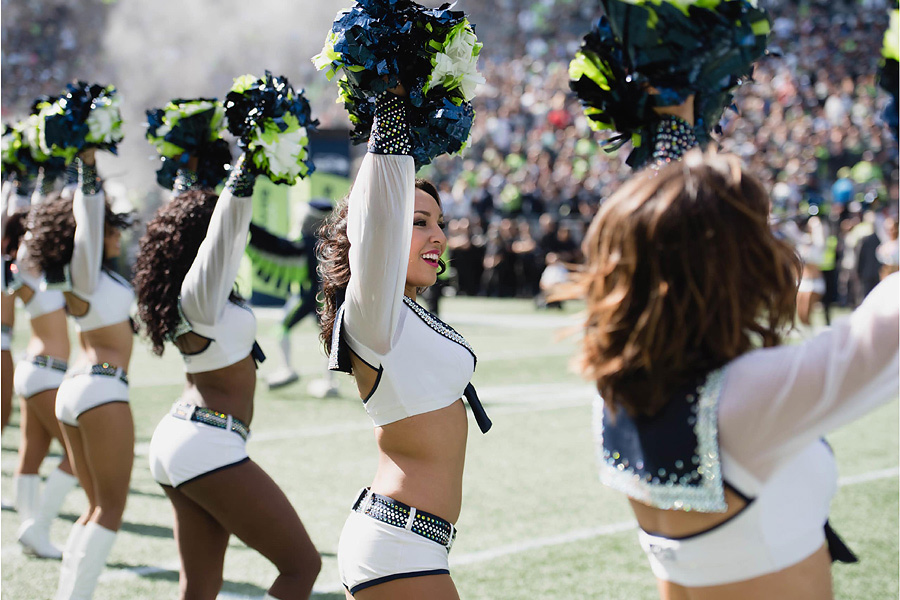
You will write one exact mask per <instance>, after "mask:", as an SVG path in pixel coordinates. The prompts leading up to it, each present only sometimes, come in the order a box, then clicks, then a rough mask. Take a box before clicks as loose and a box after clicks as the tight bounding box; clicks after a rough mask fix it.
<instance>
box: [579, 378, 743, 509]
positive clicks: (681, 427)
mask: <svg viewBox="0 0 900 600" xmlns="http://www.w3.org/2000/svg"><path fill="white" fill-rule="evenodd" d="M721 379H722V374H721V372H720V371H713V372H712V373H710V374H709V376H708V377H707V378H706V380H705V382H703V383H702V384H701V385H699V386H698V387H696V388H695V389H690V390H686V391H684V390H683V391H681V392H679V393H677V394H675V395H674V396H673V397H672V398H671V399H670V400H669V401H668V402H667V403H666V405H665V406H664V407H663V408H662V409H661V410H660V411H659V413H657V414H656V415H654V416H653V417H645V416H635V417H631V416H629V415H628V413H626V412H625V411H624V410H623V409H619V410H618V411H617V412H616V414H615V418H611V417H612V415H611V414H610V411H609V410H605V409H601V410H598V411H596V412H595V419H597V423H596V426H595V431H596V439H597V451H598V454H599V457H600V480H601V481H602V482H603V483H604V484H606V485H608V486H610V487H612V488H614V489H617V490H619V491H621V492H624V493H626V494H627V495H628V496H630V497H632V498H634V499H636V500H639V501H641V502H644V503H645V504H649V505H651V506H654V507H656V508H661V509H676V510H685V511H688V510H699V511H703V512H724V511H725V510H726V508H727V507H726V504H725V488H724V482H723V479H722V465H721V461H720V458H719V456H720V452H719V442H718V427H717V426H716V407H717V403H718V397H719V389H720V387H721Z"/></svg>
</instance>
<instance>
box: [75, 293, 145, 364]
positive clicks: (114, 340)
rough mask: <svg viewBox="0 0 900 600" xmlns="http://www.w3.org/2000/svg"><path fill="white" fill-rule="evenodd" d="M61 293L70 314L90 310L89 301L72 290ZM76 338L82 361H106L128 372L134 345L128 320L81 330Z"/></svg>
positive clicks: (79, 313)
mask: <svg viewBox="0 0 900 600" xmlns="http://www.w3.org/2000/svg"><path fill="white" fill-rule="evenodd" d="M63 295H64V296H65V297H66V307H67V308H68V309H69V314H70V315H72V316H74V317H76V318H78V317H79V316H82V315H85V314H87V312H88V311H89V310H90V308H91V303H90V302H87V301H85V300H83V299H81V298H79V297H78V296H76V295H75V294H73V293H72V292H64V293H63ZM101 310H102V308H101ZM78 340H79V342H80V343H81V350H82V358H81V361H82V362H86V363H88V364H91V365H102V364H104V363H106V364H108V365H110V366H112V367H118V368H121V369H122V370H123V371H125V372H126V373H127V372H128V363H129V362H130V361H131V348H132V346H133V345H134V331H133V330H132V328H131V322H130V321H122V322H121V323H113V324H112V325H107V326H105V327H100V328H98V329H91V330H90V331H82V332H81V333H79V335H78Z"/></svg>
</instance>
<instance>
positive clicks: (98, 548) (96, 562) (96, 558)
mask: <svg viewBox="0 0 900 600" xmlns="http://www.w3.org/2000/svg"><path fill="white" fill-rule="evenodd" d="M115 541H116V532H115V531H110V530H109V529H107V528H105V527H102V526H100V525H98V524H97V523H94V522H93V521H92V522H90V523H88V524H87V525H85V527H84V533H83V534H82V535H81V542H80V543H79V544H78V549H77V550H76V553H75V554H76V558H77V560H78V564H77V565H76V566H75V579H74V581H73V582H72V592H71V593H70V594H69V595H68V596H63V597H62V598H59V597H58V596H57V598H59V600H90V598H91V596H93V595H94V587H96V585H97V578H98V577H100V572H101V571H103V567H105V566H106V559H107V557H108V556H109V551H110V550H112V546H113V543H114V542H115Z"/></svg>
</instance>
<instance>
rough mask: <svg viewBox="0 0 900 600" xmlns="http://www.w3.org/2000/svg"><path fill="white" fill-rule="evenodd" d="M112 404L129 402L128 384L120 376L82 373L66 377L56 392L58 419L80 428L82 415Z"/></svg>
mask: <svg viewBox="0 0 900 600" xmlns="http://www.w3.org/2000/svg"><path fill="white" fill-rule="evenodd" d="M111 402H128V384H127V383H125V382H124V381H122V380H121V379H120V378H119V377H118V376H115V375H113V376H109V375H91V374H89V373H82V374H79V375H75V376H72V377H66V378H65V379H64V380H63V382H62V384H60V386H59V391H58V392H56V418H57V420H58V421H59V422H60V423H64V424H66V425H71V426H73V427H78V417H79V416H81V414H82V413H84V412H87V411H89V410H91V409H92V408H97V407H98V406H102V405H104V404H109V403H111Z"/></svg>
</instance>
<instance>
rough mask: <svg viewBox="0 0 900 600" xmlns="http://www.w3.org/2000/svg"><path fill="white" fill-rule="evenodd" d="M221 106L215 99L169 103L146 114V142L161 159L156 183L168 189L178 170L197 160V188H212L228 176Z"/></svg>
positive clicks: (227, 150)
mask: <svg viewBox="0 0 900 600" xmlns="http://www.w3.org/2000/svg"><path fill="white" fill-rule="evenodd" d="M224 131H225V107H224V106H223V105H222V104H221V103H220V102H219V101H218V100H216V99H215V98H197V99H193V100H172V101H171V102H169V103H168V104H167V105H166V106H165V107H164V108H158V109H151V110H148V111H147V140H148V141H149V142H150V143H151V144H153V146H154V147H155V148H156V151H157V152H158V153H159V155H160V158H161V160H162V166H161V167H160V169H159V170H158V171H157V172H156V181H157V182H158V183H159V185H161V186H163V187H164V188H166V189H172V187H173V186H174V184H175V177H176V174H177V172H178V170H179V169H183V168H185V167H186V166H187V162H188V160H189V159H190V157H191V156H196V157H197V161H198V164H197V179H198V184H199V185H200V187H204V188H210V189H213V188H215V187H216V186H218V185H219V184H220V183H221V182H222V180H223V179H225V177H226V176H227V175H228V167H229V165H230V164H231V150H230V149H229V147H228V142H226V141H225V140H224V139H222V133H224Z"/></svg>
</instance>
